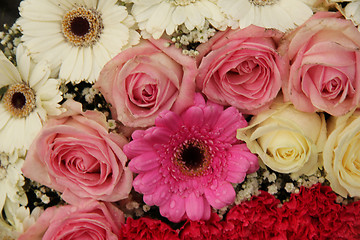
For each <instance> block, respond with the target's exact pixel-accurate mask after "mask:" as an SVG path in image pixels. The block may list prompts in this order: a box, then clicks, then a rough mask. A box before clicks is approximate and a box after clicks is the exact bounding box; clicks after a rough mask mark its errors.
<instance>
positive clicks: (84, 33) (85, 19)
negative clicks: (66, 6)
mask: <svg viewBox="0 0 360 240" xmlns="http://www.w3.org/2000/svg"><path fill="white" fill-rule="evenodd" d="M103 27H104V26H103V23H102V18H101V16H100V13H98V12H97V11H96V10H94V9H87V8H84V7H77V8H75V9H72V10H70V11H68V12H67V13H66V14H65V16H64V18H63V20H62V32H63V34H64V36H65V38H66V39H67V40H68V41H69V42H70V43H72V44H73V45H75V46H84V47H87V46H91V45H93V44H94V43H96V42H97V40H98V39H99V37H100V34H101V31H102V29H103Z"/></svg>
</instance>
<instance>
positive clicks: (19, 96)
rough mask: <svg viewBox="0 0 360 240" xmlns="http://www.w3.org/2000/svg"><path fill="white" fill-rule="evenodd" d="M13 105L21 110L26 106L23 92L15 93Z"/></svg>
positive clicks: (12, 100) (12, 99)
mask: <svg viewBox="0 0 360 240" xmlns="http://www.w3.org/2000/svg"><path fill="white" fill-rule="evenodd" d="M11 104H12V105H13V107H14V108H17V109H21V108H23V107H24V106H25V104H26V97H25V95H24V93H22V92H15V93H14V94H13V95H12V98H11Z"/></svg>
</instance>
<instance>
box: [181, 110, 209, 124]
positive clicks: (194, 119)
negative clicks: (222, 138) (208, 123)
mask: <svg viewBox="0 0 360 240" xmlns="http://www.w3.org/2000/svg"><path fill="white" fill-rule="evenodd" d="M182 117H183V120H184V124H185V125H186V126H188V127H191V126H196V125H198V126H201V125H202V124H203V121H204V112H203V110H202V109H201V108H199V107H192V108H189V109H188V110H187V111H185V112H184V113H183V115H182Z"/></svg>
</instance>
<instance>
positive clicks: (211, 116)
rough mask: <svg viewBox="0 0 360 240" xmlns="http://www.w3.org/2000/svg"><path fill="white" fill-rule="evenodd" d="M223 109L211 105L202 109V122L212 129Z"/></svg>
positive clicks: (216, 105)
mask: <svg viewBox="0 0 360 240" xmlns="http://www.w3.org/2000/svg"><path fill="white" fill-rule="evenodd" d="M223 110H224V108H223V107H222V106H220V105H218V104H212V105H209V106H206V107H205V108H204V122H205V123H206V124H208V125H209V126H210V127H213V126H214V125H215V124H216V123H217V120H218V117H219V116H220V114H221V113H222V112H223Z"/></svg>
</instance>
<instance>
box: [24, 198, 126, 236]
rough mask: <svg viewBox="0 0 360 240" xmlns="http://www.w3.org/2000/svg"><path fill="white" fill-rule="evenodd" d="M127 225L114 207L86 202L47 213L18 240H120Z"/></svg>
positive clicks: (53, 209)
mask: <svg viewBox="0 0 360 240" xmlns="http://www.w3.org/2000/svg"><path fill="white" fill-rule="evenodd" d="M124 222H125V219H124V215H123V213H122V212H121V211H120V210H119V209H118V208H116V207H115V206H113V205H112V204H111V203H102V202H96V201H86V202H83V203H81V204H80V205H79V206H71V205H66V206H60V207H51V208H48V209H46V210H45V212H43V213H42V214H41V216H40V217H39V219H38V220H37V221H36V223H35V224H34V225H32V226H31V227H30V228H29V229H28V230H27V231H25V232H24V233H23V234H22V235H21V236H20V237H19V238H18V240H60V239H94V240H96V239H98V240H100V239H107V240H118V239H119V238H118V235H119V233H120V227H121V224H122V223H124Z"/></svg>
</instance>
